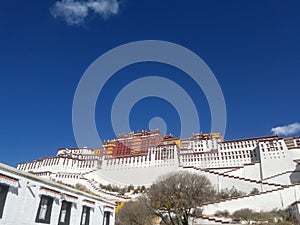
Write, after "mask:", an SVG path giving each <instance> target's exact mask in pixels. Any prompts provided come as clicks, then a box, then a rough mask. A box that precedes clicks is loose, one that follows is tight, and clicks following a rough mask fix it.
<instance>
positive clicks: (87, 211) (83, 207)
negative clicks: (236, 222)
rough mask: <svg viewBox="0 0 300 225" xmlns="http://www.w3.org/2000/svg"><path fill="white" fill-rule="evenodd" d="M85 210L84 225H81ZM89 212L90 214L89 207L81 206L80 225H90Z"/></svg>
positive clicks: (82, 224)
mask: <svg viewBox="0 0 300 225" xmlns="http://www.w3.org/2000/svg"><path fill="white" fill-rule="evenodd" d="M85 210H86V217H85V223H83V222H84V221H83V215H84V213H85ZM90 212H91V207H88V206H85V205H84V206H82V213H81V219H80V225H89V224H90Z"/></svg>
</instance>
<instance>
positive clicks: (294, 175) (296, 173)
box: [290, 164, 300, 184]
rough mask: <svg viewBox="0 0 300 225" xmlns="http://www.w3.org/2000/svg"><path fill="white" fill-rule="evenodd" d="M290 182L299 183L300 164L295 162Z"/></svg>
mask: <svg viewBox="0 0 300 225" xmlns="http://www.w3.org/2000/svg"><path fill="white" fill-rule="evenodd" d="M290 181H291V183H292V184H296V183H300V165H299V164H297V166H296V169H295V170H294V171H293V172H292V173H291V175H290Z"/></svg>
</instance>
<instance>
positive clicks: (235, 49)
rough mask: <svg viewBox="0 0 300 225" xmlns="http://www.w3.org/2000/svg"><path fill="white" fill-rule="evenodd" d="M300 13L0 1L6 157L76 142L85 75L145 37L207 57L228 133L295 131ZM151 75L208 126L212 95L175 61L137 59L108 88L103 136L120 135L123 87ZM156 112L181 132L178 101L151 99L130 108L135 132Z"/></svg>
mask: <svg viewBox="0 0 300 225" xmlns="http://www.w3.org/2000/svg"><path fill="white" fill-rule="evenodd" d="M70 5H71V6H72V7H73V8H72V7H71V8H70ZM67 6H69V8H67ZM74 7H75V8H74ZM68 10H69V11H68ZM70 10H71V11H70ZM72 10H73V11H72ZM74 10H77V11H74ZM70 12H72V13H71V14H70ZM299 12H300V2H299V1H297V0H288V1H282V0H254V1H240V0H230V1H225V0H224V1H223V0H219V1H217V0H207V1H202V0H187V1H176V0H174V1H159V0H152V1H144V0H121V1H119V2H117V1H114V0H110V1H106V0H98V1H96V0H93V1H89V2H86V1H75V0H68V1H67V0H64V1H62V0H60V1H56V0H52V1H50V0H43V1H33V0H27V1H15V0H4V1H1V2H0V37H1V39H0V40H1V42H0V62H1V64H0V84H1V89H0V102H1V111H0V148H1V153H2V154H1V158H0V161H1V162H3V163H6V164H9V165H13V166H16V165H17V163H18V162H24V161H31V160H33V159H37V158H41V157H45V156H51V155H54V154H55V153H56V150H57V148H59V147H74V146H76V141H75V138H74V135H73V129H72V103H73V97H74V93H75V90H76V87H77V85H78V83H79V81H80V79H81V77H82V75H83V74H84V72H85V71H86V69H87V68H88V67H89V66H90V64H91V63H92V62H93V61H94V60H96V59H97V58H98V57H99V56H101V55H102V54H103V53H105V52H107V51H109V50H111V49H113V48H115V47H117V46H119V45H122V44H126V43H129V42H133V41H140V40H163V41H168V42H173V43H176V44H179V45H181V46H184V47H186V48H188V49H190V50H191V51H193V52H195V53H196V54H197V55H198V56H200V57H201V58H202V59H203V60H204V61H205V62H206V64H207V65H208V66H209V67H210V69H211V70H212V71H213V73H214V75H215V77H216V78H217V80H218V82H219V85H220V87H221V88H222V91H223V95H224V98H225V102H226V109H227V130H226V136H225V137H226V139H236V138H244V137H255V136H262V135H271V134H273V132H271V129H272V128H275V127H278V128H277V130H275V132H277V133H280V134H282V135H283V134H286V135H299V124H298V122H300V119H299V114H300V107H299V102H300V94H299V83H300V76H299V71H300V41H299V40H300V13H299ZM145 74H157V75H161V76H163V77H167V78H169V79H172V80H174V81H175V82H177V83H178V84H179V85H181V86H182V88H183V89H184V90H186V91H187V93H188V94H189V95H191V98H192V99H193V101H194V102H195V105H196V107H197V110H198V113H199V118H200V122H201V130H202V131H203V132H209V131H210V125H211V118H210V111H209V110H210V109H209V107H208V103H207V100H206V98H205V95H204V94H203V92H202V91H201V89H199V87H197V86H196V85H195V83H194V82H193V81H192V80H190V79H189V78H188V77H187V76H186V75H185V74H184V73H183V72H182V71H179V70H177V69H176V68H172V67H170V66H166V65H163V64H159V63H140V64H136V65H132V66H128V67H126V68H124V69H122V70H121V71H119V72H118V73H116V74H115V75H114V76H113V77H111V79H110V80H109V82H107V84H106V85H105V87H104V88H103V89H102V91H101V94H100V95H99V98H98V101H97V105H96V118H95V119H96V123H97V129H98V133H99V135H100V137H101V139H108V138H112V137H114V133H113V129H112V126H111V123H110V110H111V105H112V102H113V100H114V99H115V97H116V95H117V93H118V92H119V91H120V90H122V88H123V87H124V86H125V85H126V84H128V83H129V82H131V81H132V80H134V79H137V78H139V77H142V76H143V75H145ZM156 116H161V117H163V118H164V119H165V122H166V123H167V125H168V130H167V132H168V133H170V132H171V133H173V134H174V135H175V136H178V135H179V131H180V123H178V118H179V115H178V113H177V112H176V110H175V109H174V106H172V105H171V104H170V103H168V102H167V101H165V100H163V99H159V98H155V97H154V98H146V99H142V100H141V101H140V102H138V103H137V104H136V105H135V106H134V107H133V108H132V111H131V113H130V121H129V122H130V125H131V128H132V130H142V129H147V126H148V123H149V120H151V118H153V117H156ZM288 125H290V126H288ZM284 126H286V127H284ZM273 131H274V130H273Z"/></svg>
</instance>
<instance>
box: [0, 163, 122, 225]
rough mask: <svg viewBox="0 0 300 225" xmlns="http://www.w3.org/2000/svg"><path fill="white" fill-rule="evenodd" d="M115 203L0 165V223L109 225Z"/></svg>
mask: <svg viewBox="0 0 300 225" xmlns="http://www.w3.org/2000/svg"><path fill="white" fill-rule="evenodd" d="M115 206H116V205H115V203H113V202H110V201H107V200H104V199H102V198H100V197H98V196H95V195H91V194H88V193H86V192H83V191H80V190H77V189H75V188H72V187H69V186H65V185H62V184H59V183H56V182H53V181H51V180H48V179H44V178H40V177H37V176H35V175H32V174H29V173H26V172H21V171H19V170H17V169H15V168H12V167H9V166H6V165H4V164H0V224H5V225H14V224H17V225H20V224H24V225H33V224H52V225H54V224H55V225H96V224H97V225H113V224H114V222H115V221H114V220H115Z"/></svg>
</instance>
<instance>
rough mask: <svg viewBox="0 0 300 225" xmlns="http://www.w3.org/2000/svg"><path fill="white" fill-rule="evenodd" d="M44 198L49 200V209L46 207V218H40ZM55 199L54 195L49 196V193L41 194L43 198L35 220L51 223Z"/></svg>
mask: <svg viewBox="0 0 300 225" xmlns="http://www.w3.org/2000/svg"><path fill="white" fill-rule="evenodd" d="M44 200H47V201H48V202H47V209H46V214H45V218H44V219H41V218H39V216H40V212H41V209H42V204H43V201H44ZM53 200H54V199H53V197H50V196H47V195H41V200H40V204H39V208H38V211H37V214H36V218H35V222H37V223H47V224H50V221H51V212H52V206H53Z"/></svg>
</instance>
